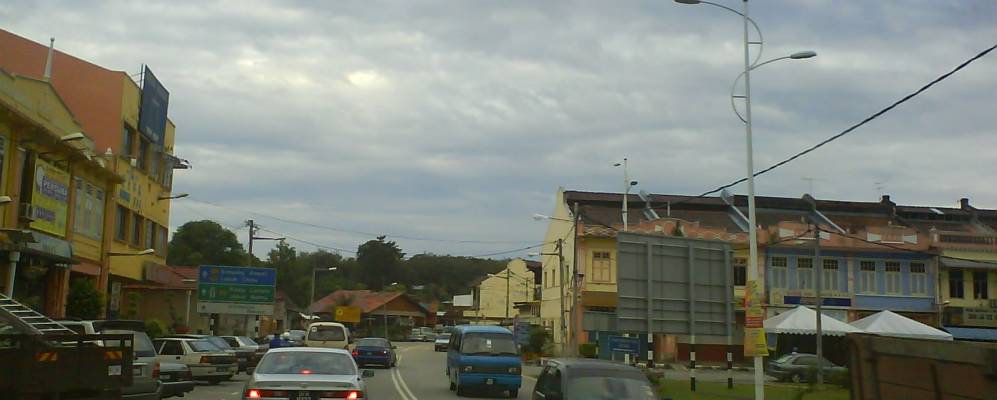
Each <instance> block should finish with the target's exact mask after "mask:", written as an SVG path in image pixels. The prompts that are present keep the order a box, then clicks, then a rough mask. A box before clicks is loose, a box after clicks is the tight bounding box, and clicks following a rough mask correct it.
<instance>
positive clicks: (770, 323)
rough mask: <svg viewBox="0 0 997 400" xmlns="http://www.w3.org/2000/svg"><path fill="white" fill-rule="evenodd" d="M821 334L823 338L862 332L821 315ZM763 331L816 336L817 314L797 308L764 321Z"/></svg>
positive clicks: (802, 307) (803, 307) (801, 307)
mask: <svg viewBox="0 0 997 400" xmlns="http://www.w3.org/2000/svg"><path fill="white" fill-rule="evenodd" d="M820 324H821V332H822V333H823V334H824V336H844V335H845V334H846V333H853V332H862V331H861V330H859V329H858V328H856V327H854V326H851V325H848V324H846V323H844V322H841V321H838V320H836V319H834V318H831V317H828V316H827V315H821V318H820ZM765 331H766V332H772V333H791V334H797V335H816V334H817V312H816V311H814V310H811V309H809V308H807V307H805V306H797V307H796V308H794V309H793V310H792V311H787V312H784V313H782V314H779V315H776V316H774V317H772V318H769V319H767V320H765Z"/></svg>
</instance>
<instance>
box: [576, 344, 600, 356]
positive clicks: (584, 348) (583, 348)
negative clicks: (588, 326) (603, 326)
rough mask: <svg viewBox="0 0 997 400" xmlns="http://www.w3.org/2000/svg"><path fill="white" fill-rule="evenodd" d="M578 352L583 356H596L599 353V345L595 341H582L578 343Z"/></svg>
mask: <svg viewBox="0 0 997 400" xmlns="http://www.w3.org/2000/svg"><path fill="white" fill-rule="evenodd" d="M578 354H581V356H582V357H585V358H596V357H597V356H598V355H599V347H598V346H596V344H595V343H582V344H580V345H578Z"/></svg>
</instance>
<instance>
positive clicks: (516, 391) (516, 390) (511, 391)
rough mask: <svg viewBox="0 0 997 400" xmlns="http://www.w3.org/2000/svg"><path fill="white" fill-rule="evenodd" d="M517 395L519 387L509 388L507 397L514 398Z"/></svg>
mask: <svg viewBox="0 0 997 400" xmlns="http://www.w3.org/2000/svg"><path fill="white" fill-rule="evenodd" d="M517 397H519V389H509V398H510V399H515V398H517Z"/></svg>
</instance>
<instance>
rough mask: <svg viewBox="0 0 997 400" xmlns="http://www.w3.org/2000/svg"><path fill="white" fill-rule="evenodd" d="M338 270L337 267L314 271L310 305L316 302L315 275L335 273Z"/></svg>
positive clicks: (309, 297) (309, 299) (309, 298)
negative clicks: (328, 272) (327, 272)
mask: <svg viewBox="0 0 997 400" xmlns="http://www.w3.org/2000/svg"><path fill="white" fill-rule="evenodd" d="M336 269H337V267H325V268H315V269H313V270H312V290H311V292H310V293H311V294H310V295H309V296H308V303H309V305H311V303H314V302H315V274H316V273H318V272H325V271H335V270H336Z"/></svg>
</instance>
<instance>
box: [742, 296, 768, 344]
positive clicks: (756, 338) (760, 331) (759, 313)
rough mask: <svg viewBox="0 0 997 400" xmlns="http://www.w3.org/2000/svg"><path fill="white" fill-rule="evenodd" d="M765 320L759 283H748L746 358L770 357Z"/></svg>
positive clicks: (745, 316) (745, 314) (745, 333)
mask: <svg viewBox="0 0 997 400" xmlns="http://www.w3.org/2000/svg"><path fill="white" fill-rule="evenodd" d="M764 320H765V310H763V309H762V299H761V295H760V294H759V293H758V281H753V280H752V281H748V282H747V285H745V286H744V356H745V357H757V356H767V355H769V349H768V344H767V343H766V341H765V327H764V325H763V321H764Z"/></svg>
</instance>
